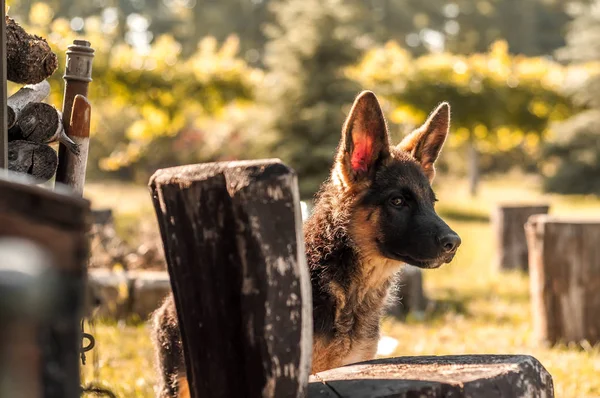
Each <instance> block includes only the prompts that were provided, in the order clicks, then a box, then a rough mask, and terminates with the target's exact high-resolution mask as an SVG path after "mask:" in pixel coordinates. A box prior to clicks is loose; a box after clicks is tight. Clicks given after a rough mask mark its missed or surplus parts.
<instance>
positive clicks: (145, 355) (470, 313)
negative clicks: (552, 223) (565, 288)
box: [84, 176, 600, 398]
mask: <svg viewBox="0 0 600 398" xmlns="http://www.w3.org/2000/svg"><path fill="white" fill-rule="evenodd" d="M538 187H539V184H538V182H537V181H536V180H534V179H525V178H524V177H520V176H519V177H514V178H506V179H503V180H492V181H486V182H484V183H483V184H482V187H481V190H480V193H479V195H478V197H477V198H475V199H472V198H470V197H469V195H468V186H467V184H466V183H465V182H464V181H461V180H450V179H445V178H440V179H439V180H438V181H436V184H435V188H436V192H437V195H438V197H439V199H440V202H439V204H438V209H439V211H440V213H442V214H444V217H445V218H446V219H447V221H448V223H449V224H450V225H451V226H452V227H453V228H455V229H456V231H457V232H458V233H459V234H460V235H461V237H462V240H463V245H462V246H461V249H460V251H459V253H458V255H457V256H456V258H455V260H454V261H453V262H452V263H451V264H448V265H445V266H443V267H442V268H440V269H438V270H428V271H425V273H424V280H425V291H426V294H427V296H428V298H429V299H431V300H432V302H431V304H430V308H429V309H428V312H427V315H426V317H425V319H423V320H416V319H411V318H409V319H408V320H407V322H405V323H400V322H397V321H393V320H391V319H386V320H384V323H383V330H384V333H385V334H386V335H388V336H391V337H394V338H396V339H397V340H398V342H399V344H398V346H397V348H396V350H395V352H394V354H393V355H449V354H473V353H479V354H484V353H485V354H530V355H533V356H534V357H536V358H537V359H538V360H539V361H540V362H541V363H542V364H543V365H544V366H545V367H546V369H548V371H549V372H550V373H551V374H552V377H553V379H554V385H555V390H556V397H557V398H559V397H560V398H562V397H567V398H570V397H573V398H575V397H577V398H591V397H600V346H595V347H591V346H589V345H586V344H585V343H584V344H583V345H580V346H574V345H573V346H571V347H565V346H559V347H555V348H547V347H544V346H543V345H542V344H540V343H538V342H537V341H536V340H535V338H534V336H533V331H532V324H531V307H530V301H529V279H528V277H527V275H525V274H523V273H520V272H510V273H498V272H496V271H495V270H494V269H493V266H492V258H493V255H494V248H493V240H492V238H493V235H492V229H491V228H490V225H489V223H488V220H489V214H490V211H492V210H493V209H494V207H495V205H496V204H497V203H507V202H525V203H534V202H539V201H543V202H546V203H549V204H550V205H551V210H550V212H551V213H552V214H558V215H582V214H585V215H587V216H600V200H598V198H595V197H585V196H575V197H570V196H557V195H543V194H541V193H540V192H539V190H538ZM88 197H91V199H92V201H93V204H95V205H96V206H95V207H102V206H111V207H117V208H118V212H117V214H124V215H126V216H127V217H131V218H132V219H135V214H140V212H144V214H145V216H153V215H152V210H151V203H150V196H149V194H148V191H147V189H146V188H145V187H143V186H142V187H130V186H126V187H119V185H116V184H111V185H109V186H108V187H104V186H102V185H101V184H90V186H89V187H88ZM98 204H101V206H98ZM140 209H142V210H140ZM144 209H145V210H144ZM96 338H97V347H98V348H97V350H98V351H97V353H98V356H99V358H100V361H99V365H100V367H99V373H98V375H97V376H98V379H99V380H100V381H102V382H103V383H104V385H106V386H108V387H110V388H111V389H112V390H113V391H114V392H115V393H117V396H118V397H153V396H154V394H153V390H152V384H153V382H154V380H155V374H154V370H153V366H152V349H151V344H150V341H149V334H148V329H147V327H146V326H145V325H141V326H116V325H115V324H112V325H108V324H102V325H98V326H97V327H96ZM91 356H92V355H91V354H90V355H89V364H88V365H86V366H85V367H84V375H85V380H86V381H91V380H92V379H93V369H94V366H93V364H92V360H91Z"/></svg>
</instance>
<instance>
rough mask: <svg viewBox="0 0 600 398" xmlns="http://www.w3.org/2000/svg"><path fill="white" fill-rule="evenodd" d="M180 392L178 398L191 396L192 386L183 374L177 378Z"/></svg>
mask: <svg viewBox="0 0 600 398" xmlns="http://www.w3.org/2000/svg"><path fill="white" fill-rule="evenodd" d="M177 385H178V386H179V388H178V391H179V392H178V393H177V398H190V397H191V394H190V386H189V385H188V381H187V377H185V376H181V377H179V378H178V379H177Z"/></svg>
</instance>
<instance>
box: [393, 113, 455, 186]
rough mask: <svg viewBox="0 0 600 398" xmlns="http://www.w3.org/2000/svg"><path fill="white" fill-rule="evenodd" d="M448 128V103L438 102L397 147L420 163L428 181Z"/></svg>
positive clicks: (431, 177) (431, 176)
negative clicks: (424, 120)
mask: <svg viewBox="0 0 600 398" xmlns="http://www.w3.org/2000/svg"><path fill="white" fill-rule="evenodd" d="M449 128H450V105H449V104H448V103H447V102H443V103H442V104H440V105H439V106H438V107H437V108H436V109H435V110H434V111H433V112H432V113H431V115H429V118H427V121H426V122H425V123H423V125H422V126H421V127H419V128H418V129H416V130H415V131H413V132H412V133H410V134H409V135H408V136H406V137H405V138H404V139H403V140H402V142H400V144H398V146H397V148H399V149H401V150H403V151H406V152H408V153H410V154H411V155H412V156H413V157H414V158H415V159H416V160H417V162H419V163H420V164H421V167H422V168H423V171H424V172H425V175H426V176H427V178H429V181H432V180H433V178H434V177H435V167H434V163H435V161H436V160H437V158H438V156H439V154H440V151H441V150H442V147H443V146H444V142H445V141H446V136H447V135H448V130H449Z"/></svg>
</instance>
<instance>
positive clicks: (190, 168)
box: [148, 159, 295, 188]
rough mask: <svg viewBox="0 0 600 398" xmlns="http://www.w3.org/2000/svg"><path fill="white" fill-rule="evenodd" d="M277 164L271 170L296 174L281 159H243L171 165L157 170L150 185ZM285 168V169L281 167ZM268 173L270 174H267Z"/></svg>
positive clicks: (202, 179)
mask: <svg viewBox="0 0 600 398" xmlns="http://www.w3.org/2000/svg"><path fill="white" fill-rule="evenodd" d="M271 166H275V168H274V169H271V170H276V169H277V170H280V171H282V170H284V169H285V173H291V174H295V171H294V170H292V169H291V168H289V167H287V166H286V165H284V164H283V163H282V162H281V160H280V159H260V160H243V161H234V162H214V163H202V164H195V165H187V166H177V167H170V168H167V169H160V170H157V171H156V172H155V173H154V174H153V175H152V177H150V182H149V184H148V186H149V187H151V188H152V187H158V186H161V185H169V184H189V183H191V182H193V181H204V180H206V179H208V178H211V177H213V176H215V175H217V174H221V173H223V172H224V171H225V170H236V169H237V170H246V171H247V170H248V169H249V168H254V169H256V170H262V171H264V170H265V169H266V168H267V167H271ZM281 168H283V169H281ZM267 175H268V174H267Z"/></svg>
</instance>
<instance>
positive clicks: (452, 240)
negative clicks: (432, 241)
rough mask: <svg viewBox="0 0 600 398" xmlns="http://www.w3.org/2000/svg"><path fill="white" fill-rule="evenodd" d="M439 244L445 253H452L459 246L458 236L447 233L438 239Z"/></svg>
mask: <svg viewBox="0 0 600 398" xmlns="http://www.w3.org/2000/svg"><path fill="white" fill-rule="evenodd" d="M440 243H441V244H442V247H443V248H444V251H445V252H446V253H453V252H455V251H456V249H458V246H460V243H461V240H460V236H458V235H457V234H455V233H449V234H447V235H444V236H442V237H441V238H440Z"/></svg>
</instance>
